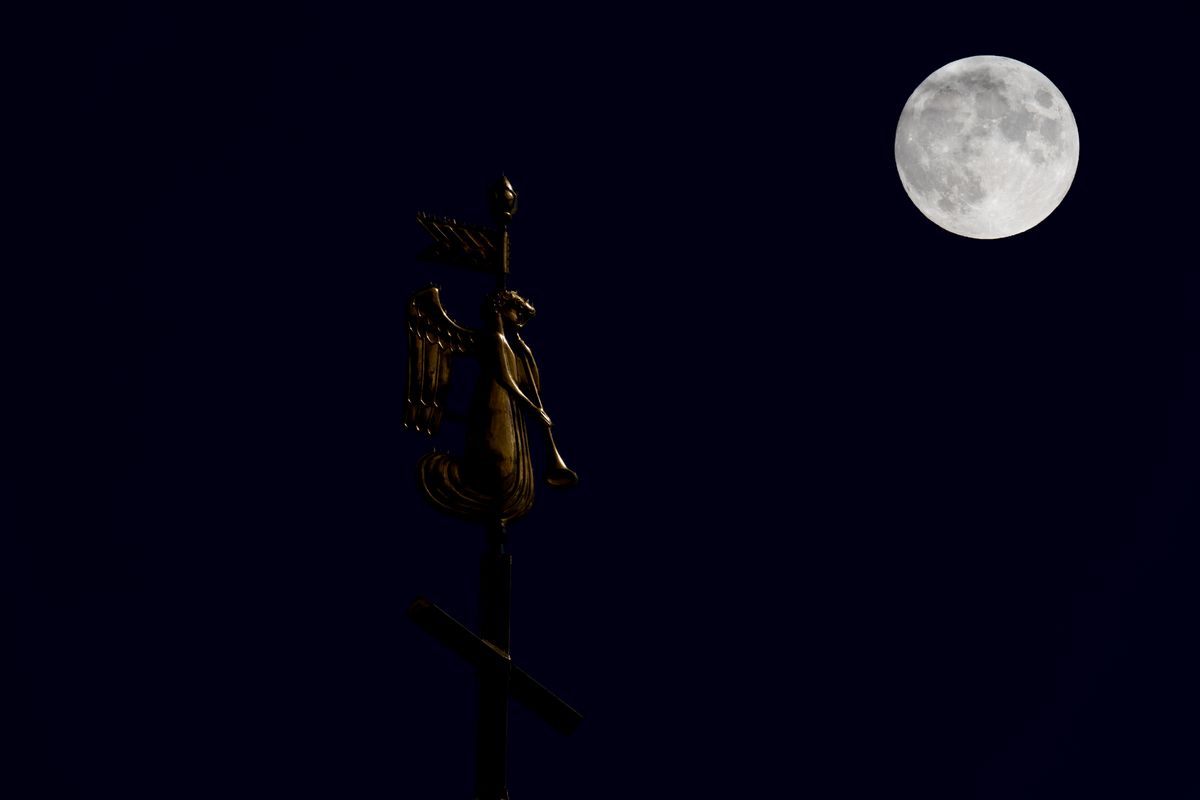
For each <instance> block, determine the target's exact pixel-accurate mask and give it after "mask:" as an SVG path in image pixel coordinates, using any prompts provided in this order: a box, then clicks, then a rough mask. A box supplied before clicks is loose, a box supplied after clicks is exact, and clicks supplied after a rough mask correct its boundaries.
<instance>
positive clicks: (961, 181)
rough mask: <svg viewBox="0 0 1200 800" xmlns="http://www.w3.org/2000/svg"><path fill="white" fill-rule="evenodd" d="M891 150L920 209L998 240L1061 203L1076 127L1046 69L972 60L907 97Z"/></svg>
mask: <svg viewBox="0 0 1200 800" xmlns="http://www.w3.org/2000/svg"><path fill="white" fill-rule="evenodd" d="M895 155H896V167H897V169H898V171H899V173H900V180H901V182H902V183H903V185H904V189H905V191H906V192H907V193H908V196H909V198H910V199H911V200H912V201H913V203H914V204H915V205H916V206H917V208H918V209H920V211H921V213H923V214H924V215H925V216H926V217H928V218H929V219H930V220H932V221H933V222H935V223H937V224H938V225H940V226H941V227H943V228H945V229H946V230H948V231H952V232H953V233H957V234H960V235H962V236H969V237H971V238H975V239H998V238H1001V237H1005V236H1012V235H1014V234H1017V233H1021V232H1022V231H1026V230H1028V229H1030V228H1032V227H1033V226H1034V225H1037V224H1038V223H1039V222H1041V221H1042V220H1044V219H1045V218H1046V217H1047V216H1049V215H1050V213H1051V212H1052V211H1054V209H1055V208H1057V207H1058V204H1059V203H1060V202H1062V199H1063V197H1065V196H1066V193H1067V190H1068V189H1069V188H1070V186H1071V182H1072V180H1073V179H1074V177H1075V169H1076V166H1077V165H1078V162H1079V131H1078V128H1077V127H1076V125H1075V117H1074V115H1073V114H1072V113H1071V108H1070V106H1068V105H1067V101H1066V99H1065V98H1064V97H1063V96H1062V94H1061V93H1060V92H1059V91H1058V89H1057V88H1056V87H1055V86H1054V84H1053V83H1051V82H1050V80H1049V79H1048V78H1046V76H1045V75H1042V73H1040V72H1038V71H1037V70H1035V69H1034V68H1033V67H1030V66H1028V65H1026V64H1022V63H1021V62H1020V61H1015V60H1013V59H1011V58H1003V57H1000V56H974V57H972V58H964V59H961V60H959V61H955V62H952V63H950V64H947V65H946V66H944V67H942V68H941V69H939V70H938V71H936V72H934V73H933V74H932V75H930V76H929V77H928V78H926V79H925V81H924V82H923V83H922V84H921V85H920V86H918V87H917V90H916V91H915V92H913V94H912V96H911V97H909V99H908V103H907V104H905V106H904V111H903V112H902V113H901V115H900V122H899V124H898V125H897V126H896V145H895Z"/></svg>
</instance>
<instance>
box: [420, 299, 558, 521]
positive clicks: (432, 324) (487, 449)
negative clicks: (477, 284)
mask: <svg viewBox="0 0 1200 800" xmlns="http://www.w3.org/2000/svg"><path fill="white" fill-rule="evenodd" d="M536 314H537V311H536V310H535V309H534V307H533V305H532V304H530V303H529V301H528V300H526V299H525V298H523V297H521V295H519V294H517V293H516V292H515V291H512V290H497V291H494V292H492V293H491V294H489V295H488V297H487V299H486V300H485V302H484V308H483V317H484V321H485V325H484V327H482V328H480V329H477V330H471V329H468V328H465V327H463V326H462V325H459V324H458V323H457V322H455V321H454V320H453V319H451V318H450V315H449V314H447V313H446V309H445V308H444V307H443V306H442V301H441V295H440V293H439V290H438V288H437V287H435V286H429V287H426V288H425V289H422V290H421V291H419V292H417V293H416V294H415V295H413V298H412V300H411V302H410V303H409V306H408V332H409V365H408V391H407V397H406V400H405V409H404V424H405V426H406V427H408V428H411V429H413V430H417V431H422V432H424V433H428V434H433V433H435V432H436V431H437V430H438V427H439V426H440V424H441V421H442V418H443V416H444V413H445V408H446V399H447V397H448V396H449V390H450V380H451V377H452V366H453V363H454V358H455V357H456V356H459V355H470V356H473V357H475V358H477V359H478V360H479V364H480V369H479V377H478V379H477V382H476V385H475V392H474V396H473V397H472V400H471V407H470V411H469V413H468V415H467V441H466V450H465V452H464V453H463V455H462V456H461V457H457V456H453V455H449V454H447V453H439V452H437V451H434V452H431V453H428V454H426V455H425V456H424V457H423V458H422V459H421V461H420V462H419V464H418V475H419V478H420V485H421V488H422V491H423V492H424V494H425V497H426V498H427V499H428V500H429V501H430V502H431V503H433V504H434V506H436V507H437V508H439V509H440V510H442V511H445V512H446V513H449V514H454V515H456V516H460V517H464V518H466V519H471V520H475V521H479V522H488V521H492V520H496V519H499V520H502V521H505V522H508V521H511V520H514V519H518V518H520V517H522V516H524V515H525V514H527V513H528V512H529V510H530V508H532V506H533V493H534V479H533V460H532V457H531V452H530V444H529V433H528V431H527V429H526V425H525V417H526V415H528V416H529V418H531V419H532V420H533V421H534V423H535V424H536V425H537V426H538V428H539V429H540V430H541V433H542V435H543V436H544V438H545V444H546V452H547V465H546V470H545V475H544V477H545V481H546V483H547V484H549V485H550V486H555V487H567V486H573V485H575V484H576V483H577V482H578V481H579V477H578V476H577V475H576V474H575V472H574V471H573V470H571V469H570V468H569V467H567V465H566V464H565V463H564V462H563V459H562V456H561V455H560V454H559V452H558V447H557V445H556V444H555V441H554V435H553V433H552V431H551V428H552V427H553V422H552V421H551V419H550V417H549V416H548V415H547V414H546V410H545V408H544V406H543V404H542V397H541V376H540V375H539V373H538V368H537V362H536V361H534V358H533V351H532V350H531V349H530V347H529V345H528V344H527V343H526V342H525V340H524V339H523V338H522V337H521V329H522V328H524V327H525V325H526V324H527V323H528V322H529V321H530V320H531V319H533V317H534V316H535V315H536Z"/></svg>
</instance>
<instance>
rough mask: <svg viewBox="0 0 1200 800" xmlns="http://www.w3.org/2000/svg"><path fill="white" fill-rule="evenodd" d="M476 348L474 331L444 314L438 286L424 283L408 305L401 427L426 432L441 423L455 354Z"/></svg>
mask: <svg viewBox="0 0 1200 800" xmlns="http://www.w3.org/2000/svg"><path fill="white" fill-rule="evenodd" d="M474 349H475V331H473V330H470V329H469V328H464V327H463V326H461V325H459V324H458V323H457V322H455V321H454V320H452V319H450V315H449V314H447V313H446V309H445V308H443V307H442V298H441V295H440V294H439V293H438V287H436V286H427V287H425V288H424V289H422V290H421V291H419V292H417V293H416V294H414V295H413V297H412V300H411V301H409V304H408V390H407V392H406V394H405V398H404V427H405V428H411V429H413V430H416V431H423V432H425V433H428V434H433V433H436V432H437V429H438V427H439V426H440V425H441V424H442V414H443V413H444V411H445V408H446V398H447V396H448V395H449V394H450V367H451V365H452V364H453V362H454V356H455V355H456V354H459V353H467V352H470V351H472V350H474Z"/></svg>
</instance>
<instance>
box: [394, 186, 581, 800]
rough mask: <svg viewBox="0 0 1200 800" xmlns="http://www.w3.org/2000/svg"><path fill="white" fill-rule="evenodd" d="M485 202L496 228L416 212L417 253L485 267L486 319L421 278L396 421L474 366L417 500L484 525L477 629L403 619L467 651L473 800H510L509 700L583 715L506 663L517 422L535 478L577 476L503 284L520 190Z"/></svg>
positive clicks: (417, 425)
mask: <svg viewBox="0 0 1200 800" xmlns="http://www.w3.org/2000/svg"><path fill="white" fill-rule="evenodd" d="M488 208H489V210H490V211H491V214H492V219H493V220H495V222H496V224H497V225H499V226H500V228H499V230H494V229H488V228H481V227H478V226H474V225H467V224H464V223H460V222H457V221H455V220H449V219H439V218H436V217H431V216H429V215H427V214H418V215H417V222H418V223H419V224H420V225H421V227H423V228H424V229H425V230H426V232H428V233H429V235H430V236H431V237H432V238H433V240H434V241H433V244H432V245H431V246H430V247H428V248H427V249H426V250H425V251H424V252H423V253H422V256H423V257H424V258H426V259H429V260H433V261H437V262H439V263H443V264H450V265H454V266H460V267H467V268H469V269H474V270H479V271H483V272H488V273H491V274H492V275H494V276H495V277H496V289H495V290H494V291H492V292H491V293H490V294H488V295H487V296H486V298H485V299H484V302H483V307H482V310H481V313H482V317H483V325H482V326H481V327H479V328H475V329H472V328H467V327H464V326H462V325H460V324H458V323H457V322H455V321H454V320H453V319H451V317H450V315H449V314H447V313H446V309H445V307H444V306H443V305H442V298H441V292H440V290H439V289H438V288H437V287H436V286H428V287H426V288H424V289H421V290H420V291H418V292H417V293H416V294H415V295H413V297H412V300H411V301H410V302H409V304H408V313H407V320H406V321H407V327H408V344H409V348H408V383H407V390H406V392H405V402H404V427H405V428H408V429H410V430H415V431H418V432H421V433H425V434H428V435H430V436H432V435H434V434H435V433H437V432H438V430H439V428H440V427H441V424H442V421H443V419H444V418H445V416H446V402H447V400H448V398H449V396H450V384H451V380H452V378H453V367H454V364H455V361H456V360H457V359H458V358H460V357H462V356H470V357H472V358H475V359H477V360H478V362H479V376H478V378H477V379H476V383H475V389H474V393H473V395H472V398H471V403H470V408H469V411H468V413H467V415H466V427H467V431H466V434H467V435H466V445H465V447H464V451H463V453H462V454H461V455H450V454H448V453H439V452H437V451H436V450H435V451H433V452H431V453H427V454H426V455H424V456H423V457H422V458H421V460H420V461H419V462H418V464H417V474H418V476H419V480H420V486H421V490H422V492H423V494H424V495H425V498H426V499H427V500H429V501H430V502H431V503H432V504H433V505H434V506H435V507H437V508H438V509H439V510H441V511H444V512H446V513H449V514H454V515H456V516H459V517H464V518H466V519H469V520H472V521H476V522H480V523H482V524H483V525H484V526H485V529H486V531H487V536H486V539H487V550H486V552H485V553H484V555H483V559H482V562H481V565H480V567H481V569H480V583H479V612H480V613H479V623H480V625H479V631H480V635H479V636H475V635H474V634H473V633H471V632H470V631H469V630H467V629H466V628H465V627H463V626H462V625H461V624H459V623H458V622H457V621H456V620H454V619H453V618H451V617H450V616H449V615H448V614H446V613H445V612H444V611H442V610H441V609H439V608H438V607H437V606H434V605H433V604H432V603H430V602H429V601H427V600H424V599H423V598H419V599H418V600H417V602H416V603H414V604H413V606H412V607H411V608H410V609H409V616H410V617H411V618H412V619H413V621H414V622H416V623H417V624H418V625H420V626H421V627H422V628H424V629H425V630H426V631H428V632H429V633H430V634H432V635H433V636H434V637H436V638H437V639H439V640H440V641H442V642H443V643H444V644H446V645H447V646H448V647H449V648H450V649H451V650H453V651H455V652H456V653H458V654H459V655H461V656H463V657H464V658H466V659H468V660H469V661H471V663H473V664H474V665H475V666H476V668H477V670H478V672H479V716H478V725H477V746H476V758H475V792H476V798H477V800H508V796H509V795H508V789H507V752H508V698H509V697H510V696H511V697H513V698H514V699H516V700H518V701H520V702H522V703H524V704H526V705H527V706H529V707H530V708H531V709H533V710H534V711H535V712H536V713H537V714H538V715H539V716H541V717H542V718H543V719H545V720H546V721H547V722H548V723H550V725H552V726H553V727H554V728H555V729H556V730H558V731H560V732H562V733H571V732H572V731H574V730H575V727H576V726H577V725H578V724H579V721H580V719H581V717H580V715H579V713H578V712H577V711H575V710H574V709H573V708H571V707H570V706H568V705H567V704H566V703H564V702H563V701H562V700H560V699H559V698H558V697H556V696H555V695H554V694H553V693H552V692H550V691H549V690H547V689H546V688H545V687H544V686H542V685H541V684H539V683H538V682H537V681H535V680H533V679H532V678H530V677H529V675H527V674H526V673H525V672H523V671H522V670H520V669H518V668H517V667H516V666H514V665H513V663H512V659H511V658H510V657H509V611H510V607H511V602H510V601H511V597H512V556H511V555H509V554H508V552H507V550H506V543H507V538H506V537H507V527H506V526H507V523H508V522H510V521H511V520H514V519H518V518H520V517H522V516H524V515H525V514H527V513H529V510H530V508H531V507H532V506H533V495H534V479H533V458H532V456H531V453H530V450H531V448H530V444H529V432H528V430H527V428H526V419H527V418H528V419H532V420H533V424H534V426H535V428H536V429H537V430H538V431H539V432H540V433H541V434H542V436H543V438H544V440H545V445H546V454H547V455H546V465H545V474H544V478H545V481H546V483H547V484H549V485H550V486H555V487H566V486H574V485H575V484H576V483H578V481H579V477H578V476H577V475H576V474H575V472H574V471H573V470H571V469H570V468H569V467H568V466H567V465H566V464H565V463H564V462H563V459H562V456H561V455H560V454H559V452H558V447H557V445H556V444H555V442H554V434H553V432H552V430H551V429H552V428H553V425H554V423H553V422H552V421H551V419H550V417H549V415H548V414H547V413H546V409H545V406H544V404H543V402H542V381H541V375H540V374H539V373H538V367H537V362H536V361H534V358H533V351H532V350H531V349H530V347H529V345H528V344H527V343H526V342H525V340H524V339H523V338H522V336H521V331H522V330H523V329H524V327H525V325H526V324H528V323H529V321H530V320H532V319H533V318H534V316H536V314H537V311H536V310H535V309H534V307H533V304H532V303H530V302H529V301H528V300H526V299H525V298H524V297H522V296H521V295H520V294H518V293H517V292H515V291H512V290H511V289H509V288H508V287H507V282H506V278H507V276H508V272H509V250H510V243H509V242H510V240H509V235H508V224H509V223H510V222H511V221H512V218H513V215H514V214H515V213H516V211H517V193H516V190H515V189H513V186H512V183H511V182H510V181H509V180H508V178H505V177H501V178H500V180H498V181H497V182H496V183H495V184H493V186H492V187H491V189H490V190H489V192H488Z"/></svg>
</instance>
